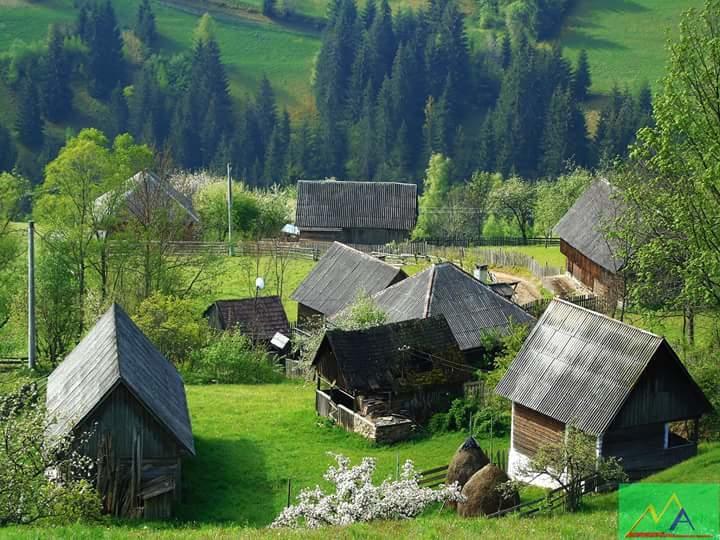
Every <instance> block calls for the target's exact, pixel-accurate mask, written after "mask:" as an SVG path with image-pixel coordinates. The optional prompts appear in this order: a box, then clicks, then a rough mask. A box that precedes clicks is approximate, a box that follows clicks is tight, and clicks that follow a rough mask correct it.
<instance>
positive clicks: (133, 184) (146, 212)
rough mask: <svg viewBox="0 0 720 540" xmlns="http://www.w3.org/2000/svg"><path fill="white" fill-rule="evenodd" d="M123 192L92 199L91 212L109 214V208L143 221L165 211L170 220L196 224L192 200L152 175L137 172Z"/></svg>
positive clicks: (196, 219) (170, 184)
mask: <svg viewBox="0 0 720 540" xmlns="http://www.w3.org/2000/svg"><path fill="white" fill-rule="evenodd" d="M123 189H124V191H122V192H114V193H113V192H109V193H105V194H103V195H101V196H100V197H98V198H97V199H95V212H97V213H103V212H105V213H107V212H111V211H113V209H112V208H109V206H116V207H121V208H123V209H124V210H127V211H129V212H130V213H132V214H134V215H135V216H136V217H137V218H138V219H139V220H141V221H144V220H146V219H147V217H148V216H150V215H151V214H152V213H153V212H156V211H157V210H158V209H160V208H165V209H167V210H168V211H169V212H171V217H173V218H175V217H178V218H180V219H181V220H182V221H186V222H192V223H199V222H200V218H199V217H198V215H197V213H196V212H195V209H194V208H193V204H192V200H191V199H190V198H189V197H187V196H186V195H184V194H183V193H180V191H178V190H177V189H175V187H174V186H173V185H172V183H171V182H169V181H167V180H165V181H163V180H161V179H160V178H159V177H158V176H157V175H156V174H155V173H152V172H150V171H140V172H138V173H136V174H135V175H134V176H132V177H130V178H129V179H128V180H127V182H126V183H125V185H124V186H123ZM114 199H117V200H114ZM177 209H180V210H179V212H180V214H181V215H175V214H173V213H174V212H177V211H178V210H177ZM98 217H99V216H98Z"/></svg>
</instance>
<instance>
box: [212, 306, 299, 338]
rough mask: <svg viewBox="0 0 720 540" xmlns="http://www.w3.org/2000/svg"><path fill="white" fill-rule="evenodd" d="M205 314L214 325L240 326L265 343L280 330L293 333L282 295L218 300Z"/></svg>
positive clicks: (218, 328)
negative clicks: (281, 298)
mask: <svg viewBox="0 0 720 540" xmlns="http://www.w3.org/2000/svg"><path fill="white" fill-rule="evenodd" d="M203 315H204V316H205V317H206V318H207V319H208V323H209V324H210V327H211V328H214V329H216V330H222V331H224V330H231V329H238V330H240V331H241V332H242V333H243V334H247V335H248V336H250V337H251V338H252V339H253V340H257V341H260V342H263V343H270V340H272V338H273V336H275V334H276V333H277V332H280V333H281V334H283V335H284V336H289V335H290V323H289V322H288V318H287V315H286V314H285V308H283V305H282V301H281V300H280V297H279V296H259V297H257V298H242V299H238V300H216V301H215V302H213V303H212V304H211V305H210V307H208V308H207V309H206V310H205V313H204V314H203Z"/></svg>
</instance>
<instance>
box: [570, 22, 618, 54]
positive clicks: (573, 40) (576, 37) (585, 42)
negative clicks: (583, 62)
mask: <svg viewBox="0 0 720 540" xmlns="http://www.w3.org/2000/svg"><path fill="white" fill-rule="evenodd" d="M563 45H564V46H565V47H570V48H576V49H590V50H593V49H607V50H615V51H621V50H623V49H627V47H626V46H625V45H623V44H622V43H618V42H616V41H612V40H610V39H605V38H599V37H595V36H591V35H589V34H586V33H585V32H583V31H582V30H578V29H577V28H576V27H573V28H569V29H568V30H566V31H565V32H564V33H563Z"/></svg>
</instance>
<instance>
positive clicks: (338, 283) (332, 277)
mask: <svg viewBox="0 0 720 540" xmlns="http://www.w3.org/2000/svg"><path fill="white" fill-rule="evenodd" d="M406 277H407V275H406V274H405V272H403V271H402V270H400V269H399V268H395V267H394V266H391V265H389V264H387V263H385V262H383V261H381V260H379V259H376V258H375V257H371V256H370V255H367V254H366V253H362V252H361V251H358V250H356V249H353V248H351V247H348V246H346V245H344V244H341V243H339V242H334V243H333V244H332V245H331V246H330V249H328V250H327V251H326V252H325V254H324V255H323V256H322V257H321V258H320V260H319V261H318V263H317V264H316V265H315V266H314V267H313V269H312V271H311V272H310V273H309V274H308V275H307V277H306V278H305V279H304V280H303V282H302V283H300V285H299V286H298V288H297V289H295V292H293V294H292V296H291V298H292V299H293V300H295V301H296V302H297V303H298V316H297V321H298V324H299V325H301V326H302V325H304V324H308V323H311V322H312V320H313V319H314V318H321V317H329V316H331V315H334V314H335V313H337V312H338V311H340V310H342V309H343V308H345V307H346V306H348V305H350V304H352V303H353V302H354V301H355V299H356V298H357V297H358V295H359V294H360V293H364V294H367V295H373V294H375V293H376V292H378V291H381V290H383V289H385V288H386V287H389V286H390V285H392V284H393V283H397V282H399V281H401V280H403V279H405V278H406Z"/></svg>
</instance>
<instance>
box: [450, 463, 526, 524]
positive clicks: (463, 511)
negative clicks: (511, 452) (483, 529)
mask: <svg viewBox="0 0 720 540" xmlns="http://www.w3.org/2000/svg"><path fill="white" fill-rule="evenodd" d="M509 480H510V478H508V475H507V474H505V473H504V472H503V471H501V470H500V469H499V468H498V467H497V465H495V464H493V463H489V464H487V465H485V466H484V467H483V468H482V469H480V470H479V471H478V472H476V473H475V474H473V475H472V478H470V480H468V481H467V483H466V484H465V486H464V487H463V490H462V494H463V495H464V496H465V502H462V503H458V505H457V509H458V514H460V515H461V516H463V517H471V516H485V515H488V514H493V513H495V512H497V511H499V510H505V509H506V508H512V507H513V506H517V505H518V504H520V496H519V495H518V494H517V492H516V493H513V495H512V496H510V497H502V496H501V494H500V493H499V492H498V490H497V486H499V485H500V484H502V483H504V482H507V481H509Z"/></svg>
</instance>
